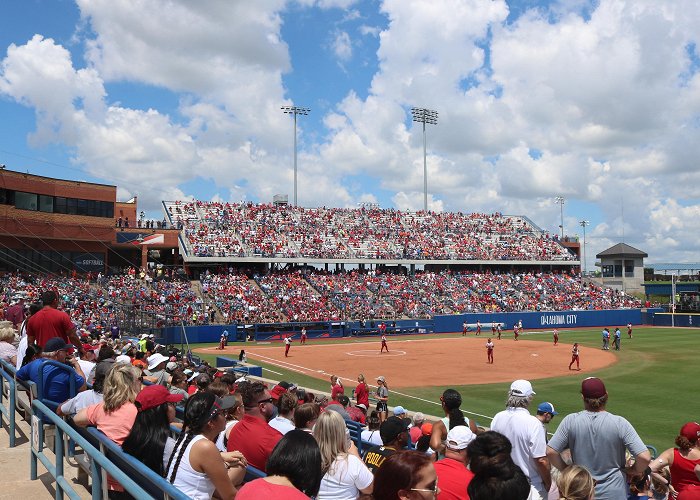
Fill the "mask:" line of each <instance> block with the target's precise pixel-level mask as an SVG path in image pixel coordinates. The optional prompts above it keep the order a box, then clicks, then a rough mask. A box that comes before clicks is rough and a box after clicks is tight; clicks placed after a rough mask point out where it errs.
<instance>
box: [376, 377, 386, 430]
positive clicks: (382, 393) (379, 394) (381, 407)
mask: <svg viewBox="0 0 700 500" xmlns="http://www.w3.org/2000/svg"><path fill="white" fill-rule="evenodd" d="M374 396H375V397H376V398H377V413H379V421H380V422H384V421H385V420H386V418H387V417H388V416H389V386H388V385H386V379H385V378H384V377H383V376H380V377H377V390H376V391H375V393H374Z"/></svg>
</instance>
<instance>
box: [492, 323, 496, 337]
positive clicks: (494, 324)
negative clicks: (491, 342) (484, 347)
mask: <svg viewBox="0 0 700 500" xmlns="http://www.w3.org/2000/svg"><path fill="white" fill-rule="evenodd" d="M491 336H492V337H494V336H496V323H494V322H493V321H492V322H491Z"/></svg>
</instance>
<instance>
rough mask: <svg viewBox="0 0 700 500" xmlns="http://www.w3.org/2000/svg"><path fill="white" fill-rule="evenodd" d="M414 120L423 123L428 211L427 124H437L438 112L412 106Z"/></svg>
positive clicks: (424, 171) (426, 205)
mask: <svg viewBox="0 0 700 500" xmlns="http://www.w3.org/2000/svg"><path fill="white" fill-rule="evenodd" d="M411 115H413V121H414V122H419V123H422V124H423V210H425V211H426V212H427V211H428V159H427V155H426V146H425V124H426V123H427V124H428V125H437V119H438V112H437V111H435V110H432V109H426V108H411Z"/></svg>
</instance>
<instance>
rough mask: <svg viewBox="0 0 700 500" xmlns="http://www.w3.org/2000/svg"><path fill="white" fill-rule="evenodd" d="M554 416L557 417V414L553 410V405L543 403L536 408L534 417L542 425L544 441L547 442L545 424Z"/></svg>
mask: <svg viewBox="0 0 700 500" xmlns="http://www.w3.org/2000/svg"><path fill="white" fill-rule="evenodd" d="M555 415H559V413H558V412H557V411H555V410H554V405H553V404H552V403H549V402H547V401H545V402H544V403H540V404H539V405H538V406H537V415H535V417H536V418H537V420H539V421H540V422H541V423H542V431H543V432H544V439H545V441H547V440H548V438H547V424H548V423H550V422H551V421H552V419H553V418H554V416H555Z"/></svg>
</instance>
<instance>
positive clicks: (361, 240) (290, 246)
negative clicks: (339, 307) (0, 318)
mask: <svg viewBox="0 0 700 500" xmlns="http://www.w3.org/2000/svg"><path fill="white" fill-rule="evenodd" d="M163 210H164V213H165V217H166V218H167V219H168V220H169V223H170V225H171V226H173V227H177V228H180V229H181V230H182V235H181V238H180V240H179V244H180V253H181V254H182V256H183V260H184V262H185V263H188V264H193V263H207V262H212V261H221V262H256V261H258V262H291V263H383V264H387V263H394V264H396V263H401V264H414V265H415V264H419V265H431V264H438V265H449V264H453V265H454V264H470V265H496V264H508V265H512V266H523V265H528V266H540V267H542V266H546V267H547V268H548V269H555V268H556V269H570V268H572V267H574V266H578V265H579V261H578V260H577V257H576V256H575V255H573V254H572V253H571V252H570V251H569V250H568V249H567V248H566V247H564V246H563V245H562V244H561V243H560V242H559V241H558V240H557V239H554V238H551V237H549V235H547V234H546V233H545V232H544V231H542V230H541V229H539V228H537V227H535V226H534V225H533V224H532V223H531V222H530V221H529V219H527V217H524V216H514V215H503V214H500V213H494V214H478V213H472V214H463V213H461V212H456V213H455V212H442V213H437V212H422V211H421V212H404V211H400V210H394V209H378V208H369V209H368V208H364V207H363V208H358V209H341V208H326V207H321V208H301V207H291V206H288V205H273V204H253V203H220V202H204V201H164V202H163Z"/></svg>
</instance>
